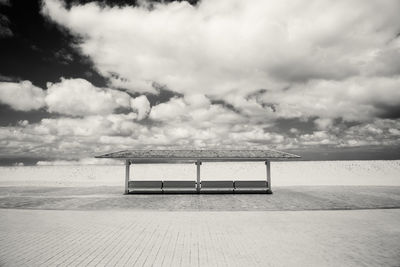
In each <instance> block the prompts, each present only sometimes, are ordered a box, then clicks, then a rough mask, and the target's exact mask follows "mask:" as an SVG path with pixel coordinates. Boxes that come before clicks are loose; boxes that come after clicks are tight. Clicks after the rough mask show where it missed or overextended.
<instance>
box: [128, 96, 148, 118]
mask: <svg viewBox="0 0 400 267" xmlns="http://www.w3.org/2000/svg"><path fill="white" fill-rule="evenodd" d="M131 108H132V109H133V110H134V111H136V112H137V114H138V115H137V119H138V120H143V119H144V118H146V117H147V115H148V114H149V112H150V102H149V100H148V99H147V97H146V96H145V95H141V96H138V97H136V98H134V99H131Z"/></svg>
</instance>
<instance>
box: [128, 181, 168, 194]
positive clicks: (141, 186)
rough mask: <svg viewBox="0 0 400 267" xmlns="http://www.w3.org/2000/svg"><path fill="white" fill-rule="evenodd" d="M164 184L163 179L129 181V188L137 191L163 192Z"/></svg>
mask: <svg viewBox="0 0 400 267" xmlns="http://www.w3.org/2000/svg"><path fill="white" fill-rule="evenodd" d="M162 184H163V182H162V181H129V183H128V189H129V191H131V192H136V193H139V192H143V193H149V192H151V193H153V192H154V193H162V186H163V185H162Z"/></svg>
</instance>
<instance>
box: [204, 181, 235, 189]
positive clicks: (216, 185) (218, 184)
mask: <svg viewBox="0 0 400 267" xmlns="http://www.w3.org/2000/svg"><path fill="white" fill-rule="evenodd" d="M233 184H234V182H233V181H207V180H206V181H204V180H203V181H201V191H202V192H233V189H234V185H233Z"/></svg>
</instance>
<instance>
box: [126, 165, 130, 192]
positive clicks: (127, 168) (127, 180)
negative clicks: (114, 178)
mask: <svg viewBox="0 0 400 267" xmlns="http://www.w3.org/2000/svg"><path fill="white" fill-rule="evenodd" d="M130 165H131V162H130V161H129V160H128V159H127V160H125V194H129V189H128V185H129V169H130Z"/></svg>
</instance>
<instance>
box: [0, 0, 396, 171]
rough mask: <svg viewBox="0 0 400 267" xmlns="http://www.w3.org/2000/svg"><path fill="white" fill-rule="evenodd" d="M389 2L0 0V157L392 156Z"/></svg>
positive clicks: (7, 161) (392, 22)
mask: <svg viewBox="0 0 400 267" xmlns="http://www.w3.org/2000/svg"><path fill="white" fill-rule="evenodd" d="M399 10H400V1H398V0H383V1H382V0H369V1H365V0H338V1H333V0H329V1H328V0H279V1H278V0H272V1H264V0H253V1H246V0H203V1H190V2H187V1H144V0H143V1H128V0H125V1H111V0H110V1H105V0H103V1H88V0H85V1H64V0H43V1H34V0H32V1H10V0H0V164H2V165H12V164H16V163H23V164H25V165H30V164H36V162H38V161H44V160H46V161H57V160H58V161H60V160H63V161H69V160H71V161H74V162H77V161H78V162H79V161H83V162H88V161H87V159H90V158H92V157H93V156H94V155H98V154H103V153H108V152H114V151H119V150H125V149H276V150H282V151H287V152H290V153H295V154H298V155H301V156H302V157H303V159H306V160H324V159H332V160H347V159H400V149H399V148H400V16H399V15H398V11H399Z"/></svg>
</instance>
